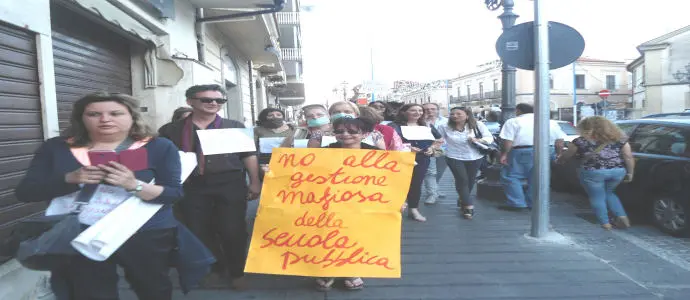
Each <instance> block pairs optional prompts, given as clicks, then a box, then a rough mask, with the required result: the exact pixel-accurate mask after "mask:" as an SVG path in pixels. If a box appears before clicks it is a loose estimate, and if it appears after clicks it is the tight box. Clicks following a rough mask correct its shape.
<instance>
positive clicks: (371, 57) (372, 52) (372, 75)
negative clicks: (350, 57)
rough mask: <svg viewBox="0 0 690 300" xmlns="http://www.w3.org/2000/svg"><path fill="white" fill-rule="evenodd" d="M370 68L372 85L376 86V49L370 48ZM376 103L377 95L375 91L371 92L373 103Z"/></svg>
mask: <svg viewBox="0 0 690 300" xmlns="http://www.w3.org/2000/svg"><path fill="white" fill-rule="evenodd" d="M369 66H370V67H371V84H372V85H373V86H375V84H374V48H369ZM374 101H376V93H375V91H374V90H372V91H371V102H374Z"/></svg>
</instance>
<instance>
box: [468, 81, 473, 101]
mask: <svg viewBox="0 0 690 300" xmlns="http://www.w3.org/2000/svg"><path fill="white" fill-rule="evenodd" d="M471 93H472V88H471V87H470V85H469V84H468V85H467V101H470V100H473V99H470V98H471V97H470V96H472V94H471Z"/></svg>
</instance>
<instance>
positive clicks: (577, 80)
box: [575, 75, 585, 90]
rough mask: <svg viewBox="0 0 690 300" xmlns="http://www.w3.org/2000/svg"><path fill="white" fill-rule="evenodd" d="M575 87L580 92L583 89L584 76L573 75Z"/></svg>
mask: <svg viewBox="0 0 690 300" xmlns="http://www.w3.org/2000/svg"><path fill="white" fill-rule="evenodd" d="M575 87H576V88H578V89H581V90H584V89H585V75H575Z"/></svg>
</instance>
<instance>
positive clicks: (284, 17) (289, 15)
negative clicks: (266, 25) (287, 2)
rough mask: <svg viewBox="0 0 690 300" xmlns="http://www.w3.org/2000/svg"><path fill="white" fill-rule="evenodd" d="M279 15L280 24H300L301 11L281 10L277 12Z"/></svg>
mask: <svg viewBox="0 0 690 300" xmlns="http://www.w3.org/2000/svg"><path fill="white" fill-rule="evenodd" d="M276 17H278V25H299V24H300V16H299V12H279V13H276Z"/></svg>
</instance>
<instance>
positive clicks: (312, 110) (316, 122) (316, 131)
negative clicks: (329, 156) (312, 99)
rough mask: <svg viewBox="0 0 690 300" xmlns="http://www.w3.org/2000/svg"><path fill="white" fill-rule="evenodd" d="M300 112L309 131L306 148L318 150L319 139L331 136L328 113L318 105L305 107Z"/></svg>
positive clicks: (319, 145)
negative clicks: (302, 113)
mask: <svg viewBox="0 0 690 300" xmlns="http://www.w3.org/2000/svg"><path fill="white" fill-rule="evenodd" d="M302 111H303V112H304V119H305V120H306V121H307V128H308V130H309V134H308V135H307V139H309V142H308V143H307V147H309V148H320V147H321V138H322V137H323V136H324V135H330V134H331V119H330V118H329V117H328V111H327V110H326V108H325V107H323V106H322V105H320V104H313V105H308V106H305V107H304V108H302Z"/></svg>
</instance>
